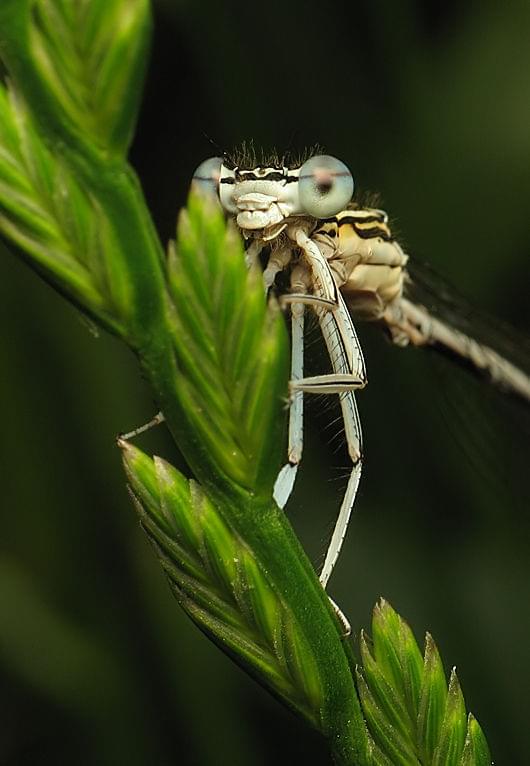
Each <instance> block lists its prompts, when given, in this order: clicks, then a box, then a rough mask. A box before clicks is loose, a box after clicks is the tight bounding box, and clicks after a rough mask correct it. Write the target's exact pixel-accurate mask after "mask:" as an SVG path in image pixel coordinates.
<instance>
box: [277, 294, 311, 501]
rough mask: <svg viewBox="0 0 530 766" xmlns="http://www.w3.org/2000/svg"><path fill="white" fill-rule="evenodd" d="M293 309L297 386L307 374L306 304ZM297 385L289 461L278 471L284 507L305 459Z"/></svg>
mask: <svg viewBox="0 0 530 766" xmlns="http://www.w3.org/2000/svg"><path fill="white" fill-rule="evenodd" d="M291 311H292V314H291V327H292V339H291V385H293V384H294V386H296V382H297V381H299V380H301V378H302V375H303V374H304V306H303V304H301V303H293V305H292V307H291ZM294 386H293V392H292V396H291V404H290V407H289V448H288V452H287V460H288V462H287V463H286V464H285V465H284V467H283V468H282V470H281V471H280V473H279V474H278V478H277V479H276V483H275V484H274V492H273V497H274V500H275V501H276V503H277V504H278V506H279V507H280V508H284V507H285V504H286V502H287V500H288V499H289V497H290V495H291V492H292V490H293V485H294V480H295V479H296V472H297V470H298V465H299V463H300V460H301V459H302V448H303V441H304V430H303V429H304V425H303V423H304V392H303V391H302V390H301V389H295V388H294Z"/></svg>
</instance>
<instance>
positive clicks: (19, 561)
mask: <svg viewBox="0 0 530 766" xmlns="http://www.w3.org/2000/svg"><path fill="white" fill-rule="evenodd" d="M434 8H435V6H433V5H431V4H429V5H427V4H426V3H420V2H412V0H408V2H401V3H395V2H394V3H391V2H389V1H388V0H386V1H385V0H382V1H381V2H379V3H375V4H374V3H372V4H371V3H368V2H358V3H350V4H346V3H341V2H329V3H327V4H325V5H323V4H321V3H318V4H317V3H316V2H313V0H308V2H306V3H304V4H302V3H297V2H294V3H291V4H285V3H283V4H281V5H280V4H279V3H269V4H268V5H266V6H263V7H261V6H257V5H249V4H238V3H233V4H229V5H226V4H225V5H219V4H216V3H213V2H203V3H201V4H193V3H191V2H185V1H184V0H181V2H178V3H177V2H175V1H174V0H166V1H165V2H162V1H161V0H160V2H158V3H155V39H154V46H153V54H152V64H151V69H150V73H149V77H148V83H147V90H146V95H145V99H144V104H143V108H142V112H141V117H140V125H139V130H138V134H137V139H136V142H135V144H134V145H133V150H132V160H133V163H134V164H135V166H136V168H137V169H138V171H139V173H140V175H141V178H142V181H143V183H144V186H145V190H146V194H147V196H148V199H149V203H150V205H151V207H152V210H153V212H154V215H155V219H156V221H157V224H158V226H159V230H160V232H161V234H162V236H163V237H164V238H167V237H168V236H170V235H172V234H173V231H174V225H175V219H176V211H177V209H178V208H179V206H181V205H182V204H183V202H184V200H185V197H186V193H187V187H188V184H189V178H190V176H191V174H192V173H193V170H194V168H195V166H196V165H198V164H199V162H201V161H202V160H203V159H204V158H206V157H208V156H211V155H213V154H217V153H218V150H216V149H214V148H212V146H211V145H210V144H209V142H208V140H207V139H206V138H205V136H204V134H207V135H208V136H210V137H212V139H213V140H215V141H216V142H217V143H218V144H219V145H221V146H222V147H225V146H226V147H229V146H231V145H233V144H234V143H237V142H239V141H241V140H242V139H248V138H253V139H254V141H255V143H256V144H257V145H260V144H263V145H265V146H271V145H278V146H279V147H284V146H285V145H286V144H287V143H289V141H290V139H291V136H292V135H293V133H295V132H297V133H298V134H297V138H296V141H297V143H298V144H312V143H314V142H316V141H318V142H320V143H321V144H323V145H324V146H325V148H326V150H327V151H329V152H330V153H332V154H334V155H336V156H337V157H340V158H341V159H343V160H344V161H345V162H346V163H347V164H348V165H349V166H350V167H351V169H352V171H353V173H354V176H355V178H356V180H357V183H358V185H359V187H361V188H363V189H369V190H377V191H379V192H380V193H381V196H382V205H383V206H384V207H385V208H386V209H387V210H388V211H389V212H390V214H391V215H392V217H393V218H394V219H395V221H396V223H395V226H396V228H397V230H398V231H399V232H400V236H401V238H402V240H403V242H404V244H405V247H406V248H407V249H408V251H410V252H412V253H415V254H418V255H419V256H420V257H423V258H426V259H428V260H429V261H430V262H431V263H432V264H433V265H434V266H435V267H436V268H437V269H438V271H440V272H442V273H443V274H444V275H445V276H447V277H449V278H450V279H451V280H452V281H453V282H454V283H457V284H458V285H459V288H460V290H461V291H462V292H463V293H465V294H466V295H467V296H469V298H470V299H471V301H472V302H473V303H475V304H477V305H479V306H480V307H481V308H483V309H487V310H488V311H489V312H491V313H493V314H496V315H498V316H501V317H503V318H505V319H508V320H510V321H512V322H513V323H514V324H516V325H517V326H519V327H520V328H521V329H522V330H524V329H525V328H528V326H529V325H530V313H529V302H528V284H529V280H528V276H529V273H528V272H529V269H528V256H529V253H530V229H529V227H528V214H527V205H528V201H529V196H530V194H529V189H530V132H529V131H528V123H529V117H530V115H529V111H530V98H529V97H530V93H529V89H530V84H529V81H528V71H529V70H530V46H528V37H529V34H530V6H529V5H528V3H525V2H523V0H510V1H509V2H507V3H505V4H503V5H499V4H498V3H494V2H493V0H486V1H485V2H482V3H479V2H478V0H474V1H473V0H472V1H471V2H467V3H463V4H458V3H455V2H449V3H445V4H443V5H442V4H440V5H439V7H438V9H437V10H434ZM427 9H429V10H427ZM0 272H1V273H0V313H1V318H2V333H1V339H0V370H1V375H0V393H1V401H2V402H3V407H2V436H3V438H2V440H1V446H0V450H1V452H0V465H1V466H2V471H1V476H2V489H3V502H2V543H1V548H0V666H1V671H0V672H1V674H2V681H1V686H0V695H1V698H0V707H1V709H2V710H3V711H4V715H3V716H2V722H1V724H0V764H2V766H3V764H6V765H7V764H9V766H11V765H13V766H14V765H16V766H23V765H24V764H30V763H31V764H33V763H34V762H35V761H38V762H39V763H42V764H47V763H75V764H81V765H83V766H84V765H85V764H86V765H88V764H91V765H92V764H98V766H99V765H100V764H103V765H105V764H109V766H110V764H116V763H128V764H131V765H135V764H138V766H140V765H142V766H144V765H145V764H164V765H165V764H168V766H169V764H176V763H179V764H181V765H182V766H188V764H201V766H202V765H204V766H207V765H208V764H224V763H230V764H232V766H243V764H247V763H253V764H256V766H261V764H263V765H264V764H266V763H269V762H271V761H272V760H274V761H275V762H277V763H281V764H284V763H285V764H288V763H291V762H293V761H295V760H296V761H303V762H304V763H308V764H309V763H319V764H323V763H326V762H327V761H326V759H327V758H328V756H327V754H326V748H325V746H324V743H323V742H322V743H321V742H320V740H319V739H318V738H317V737H316V735H314V734H312V733H311V732H309V731H307V730H306V727H305V726H304V725H303V724H302V723H300V722H298V721H297V720H295V718H294V717H293V716H292V715H291V714H289V713H287V712H284V711H283V710H282V709H281V708H280V706H278V705H277V704H276V703H275V702H274V701H273V700H271V699H269V697H268V696H267V695H266V693H265V692H264V691H263V690H261V689H260V688H259V687H258V686H257V685H255V684H253V682H252V681H251V680H249V679H247V678H246V677H245V676H244V674H243V673H242V672H240V671H239V670H238V669H237V668H235V666H232V664H231V663H230V661H229V660H228V659H227V658H226V657H225V656H223V655H221V654H220V652H218V650H217V649H216V648H215V647H214V646H213V645H210V644H209V642H208V641H207V640H206V639H205V638H204V637H203V636H201V635H200V634H199V633H198V631H197V630H196V629H195V628H194V627H193V626H192V625H191V624H189V623H188V621H187V619H186V618H185V616H184V615H183V614H182V613H181V612H180V611H179V610H178V608H177V605H176V603H175V602H174V600H173V598H172V596H171V594H170V592H169V589H168V587H167V585H166V583H165V581H164V578H163V575H162V573H161V571H160V569H159V567H158V565H157V563H156V561H155V560H154V557H153V555H152V552H151V550H150V549H149V546H148V543H147V541H146V540H145V537H144V535H143V534H142V533H141V531H140V529H139V528H138V526H137V522H136V520H135V516H134V512H133V509H132V507H131V505H130V502H129V499H128V497H127V493H126V491H125V489H124V480H123V476H122V473H121V468H120V459H119V455H118V450H117V449H116V447H115V445H114V435H115V434H116V433H118V432H119V431H123V430H127V429H129V428H131V427H133V426H135V425H137V424H139V423H141V422H144V421H145V420H147V419H149V417H150V416H151V415H152V414H153V407H154V406H153V404H152V402H151V400H150V396H149V392H148V391H147V390H146V387H145V386H144V385H143V384H142V381H141V380H140V379H139V376H138V371H137V368H136V364H135V361H134V359H133V358H132V356H131V355H130V354H129V353H128V352H127V350H126V349H125V348H123V347H122V346H120V345H119V344H118V343H117V341H115V340H114V339H112V338H110V337H107V336H104V335H102V336H101V337H99V338H98V339H97V340H96V339H95V338H94V336H93V334H92V333H91V332H90V331H89V328H87V325H86V323H85V322H84V320H80V318H79V315H78V314H77V313H76V311H75V310H74V309H72V308H71V307H70V306H68V305H66V303H65V302H64V301H63V300H62V299H61V298H60V297H59V296H57V295H55V294H53V293H52V291H51V290H49V288H48V287H47V286H45V285H44V284H42V283H41V282H40V281H39V280H38V278H37V277H36V276H35V275H34V274H33V273H31V272H30V271H29V270H28V269H26V268H25V267H24V266H23V265H22V264H20V263H19V262H18V261H17V260H16V258H15V257H13V256H12V255H9V254H7V253H4V252H2V255H1V258H0ZM361 332H362V341H363V344H364V347H365V349H366V357H367V365H368V371H369V381H370V385H369V386H368V388H367V389H366V390H365V391H363V392H362V393H360V394H359V405H360V409H361V415H362V419H363V424H364V430H365V438H366V455H367V458H366V469H365V475H364V477H363V483H362V489H361V493H360V497H359V498H358V501H357V506H356V514H355V516H354V519H353V524H352V529H351V532H350V534H349V537H348V539H347V543H346V546H345V552H344V554H343V556H342V558H341V561H340V563H339V566H338V569H337V573H336V575H334V578H333V580H332V583H331V592H332V594H333V597H334V598H335V599H336V600H337V601H338V603H340V605H341V607H342V608H343V609H344V611H345V612H346V613H347V614H348V616H349V618H350V620H351V621H352V624H353V626H354V629H355V630H358V629H359V628H360V627H361V626H367V625H368V624H369V620H370V610H371V607H372V605H373V603H374V602H375V601H376V599H377V598H378V597H379V595H384V596H385V597H386V598H388V599H389V600H390V601H391V602H392V603H393V605H394V606H395V607H396V608H397V609H398V611H399V612H400V613H401V614H402V615H403V616H404V617H405V618H406V619H407V620H408V621H409V622H410V623H411V625H412V627H413V628H414V630H415V632H416V635H417V636H418V637H420V636H421V635H422V633H423V631H424V630H425V629H429V630H430V632H431V633H432V634H433V636H434V638H435V640H436V642H437V645H438V648H439V649H440V653H441V656H442V658H443V659H444V661H445V663H446V670H448V669H449V666H450V665H453V664H456V665H457V666H458V674H459V678H460V681H461V683H462V688H463V689H464V693H465V695H466V704H467V706H468V708H469V709H470V710H472V711H473V713H474V714H475V715H476V716H477V718H478V719H479V721H480V723H481V724H482V726H483V728H484V731H485V733H486V736H487V737H488V741H489V743H490V745H491V748H492V751H493V755H494V758H495V760H496V761H497V762H499V763H510V764H517V763H524V762H525V760H526V753H527V752H528V751H529V749H530V734H529V732H528V727H527V726H526V704H525V703H526V694H527V690H528V688H530V674H529V671H528V652H527V649H526V647H527V645H528V635H529V631H530V619H529V617H528V610H527V608H526V606H525V605H526V604H527V603H528V602H529V597H530V593H529V586H528V560H529V556H528V554H529V550H528V548H529V545H528V540H529V536H528V531H529V529H528V526H529V522H528V513H527V511H528V498H529V495H530V491H529V489H528V479H527V468H526V471H525V470H524V466H525V462H526V463H527V462H528V458H527V454H528V446H527V445H528V435H529V423H528V421H529V419H528V417H526V419H525V417H524V415H523V416H521V415H519V413H517V412H515V411H513V410H512V408H511V407H509V406H504V404H505V403H503V402H501V401H500V400H499V398H498V397H495V396H491V395H489V394H488V392H486V391H484V388H483V387H481V386H479V385H475V384H474V382H473V381H469V380H468V379H467V377H466V376H465V374H463V373H460V372H459V371H457V372H455V373H453V370H451V369H450V368H449V367H448V366H443V367H440V368H438V367H437V366H436V365H434V364H433V360H432V359H431V358H430V357H429V356H428V355H426V354H424V353H421V352H414V351H408V352H404V351H401V350H399V349H394V348H391V347H389V346H388V345H387V344H386V343H385V342H384V340H383V339H381V338H380V337H379V336H378V334H377V333H376V332H374V331H372V330H371V329H370V328H368V329H364V328H361ZM320 409H321V402H320V401H316V402H311V403H310V405H309V407H308V412H309V421H310V424H312V425H309V427H308V434H307V444H306V450H305V462H304V465H303V467H302V469H301V472H300V478H299V483H298V487H297V490H296V493H295V495H294V497H293V498H292V500H291V502H290V504H289V509H288V512H289V514H290V516H291V518H292V519H293V522H294V524H295V527H296V528H297V530H298V531H299V533H300V536H301V537H302V539H303V540H304V543H305V544H306V545H307V548H308V550H310V551H311V554H312V556H313V558H314V560H315V562H319V561H321V558H322V554H323V552H324V548H325V538H326V534H327V532H328V531H329V529H330V527H331V523H332V519H333V516H334V513H335V511H336V509H337V508H338V504H339V498H340V491H341V487H342V486H343V484H344V479H343V477H344V475H345V473H346V470H347V459H346V456H345V455H344V453H343V452H342V451H341V450H340V436H337V433H338V431H337V428H336V430H335V431H333V430H332V431H325V432H324V425H325V424H326V423H327V421H328V419H330V418H331V413H326V412H324V413H321V412H320ZM332 437H334V438H332ZM337 445H339V450H338V451H337ZM142 447H143V448H145V449H151V450H155V451H156V452H158V453H159V454H162V455H163V456H164V457H166V458H168V459H169V460H171V461H172V462H174V463H176V464H177V465H179V467H181V468H184V466H182V462H181V461H180V462H179V457H178V455H175V454H174V453H173V452H172V447H171V445H170V441H169V439H167V438H166V436H165V433H164V430H163V428H160V429H158V430H157V432H156V433H151V434H148V435H147V436H146V437H144V438H143V440H142ZM341 477H342V478H341Z"/></svg>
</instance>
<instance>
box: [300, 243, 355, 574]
mask: <svg viewBox="0 0 530 766" xmlns="http://www.w3.org/2000/svg"><path fill="white" fill-rule="evenodd" d="M289 233H290V236H291V237H292V238H293V239H295V241H296V243H297V244H298V246H299V247H300V248H301V249H302V251H303V253H304V255H305V258H306V262H307V265H308V267H309V269H310V271H311V274H312V283H313V289H314V295H315V297H316V298H322V299H324V300H325V301H332V302H333V303H334V304H335V305H334V308H333V309H332V310H329V309H326V308H325V307H324V306H321V307H319V308H317V309H316V312H317V314H318V317H319V322H320V328H321V330H322V335H323V336H324V341H325V343H326V346H327V349H328V353H329V356H330V359H331V364H332V367H333V371H334V375H332V376H325V377H326V380H322V381H321V383H320V384H319V383H318V381H314V380H311V379H306V380H305V381H304V380H302V381H300V383H299V385H301V386H302V387H304V390H306V391H319V392H320V393H322V392H323V391H324V392H327V393H331V392H340V393H339V396H340V405H341V410H342V417H343V420H344V428H345V435H346V442H347V445H348V452H349V455H350V458H351V461H352V463H353V467H352V471H351V474H350V478H349V481H348V486H347V488H346V493H345V495H344V498H343V501H342V504H341V507H340V511H339V515H338V518H337V521H336V523H335V529H334V530H333V534H332V536H331V541H330V543H329V547H328V550H327V553H326V558H325V561H324V566H323V568H322V572H321V573H320V582H321V583H322V585H323V587H324V588H325V587H326V585H327V583H328V580H329V578H330V576H331V573H332V572H333V568H334V566H335V564H336V562H337V559H338V557H339V554H340V550H341V547H342V543H343V541H344V537H345V535H346V531H347V529H348V523H349V520H350V515H351V511H352V508H353V504H354V502H355V496H356V494H357V488H358V486H359V480H360V477H361V464H362V433H361V424H360V421H359V413H358V411H357V405H356V403H355V397H354V394H353V389H355V388H362V387H363V386H364V385H366V368H365V364H364V359H363V355H362V351H361V347H360V345H359V341H358V339H357V335H356V332H355V328H354V326H353V323H352V321H351V318H350V315H349V312H348V310H347V308H346V305H345V303H344V300H343V298H342V296H341V294H340V292H339V290H338V288H337V285H336V283H335V279H334V277H333V272H332V271H331V269H330V267H329V265H328V262H327V260H326V258H325V257H324V256H323V254H322V253H321V251H320V249H319V248H318V245H317V244H316V242H313V241H312V240H311V239H310V238H309V237H308V236H307V235H306V234H305V232H304V231H302V230H301V229H298V230H294V229H293V230H292V231H291V232H289ZM304 384H305V386H304ZM341 384H342V389H341ZM313 386H314V388H313ZM326 389H327V391H326Z"/></svg>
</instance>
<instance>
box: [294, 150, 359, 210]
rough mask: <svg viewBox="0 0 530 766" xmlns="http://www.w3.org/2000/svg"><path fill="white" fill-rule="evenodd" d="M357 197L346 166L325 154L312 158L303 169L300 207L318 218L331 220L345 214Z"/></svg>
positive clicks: (301, 170) (299, 187)
mask: <svg viewBox="0 0 530 766" xmlns="http://www.w3.org/2000/svg"><path fill="white" fill-rule="evenodd" d="M352 194H353V178H352V174H351V173H350V171H349V170H348V168H347V167H346V165H345V164H344V163H343V162H341V161H340V160H337V159H335V157H330V156H329V155H327V154H322V155H320V156H319V157H311V159H310V160H307V162H304V164H303V165H302V167H301V168H300V175H299V178H298V196H299V199H300V204H301V205H302V207H303V209H304V210H305V212H306V213H309V215H312V216H314V217H315V218H329V216H332V215H336V214H337V213H339V212H340V211H341V210H343V209H344V208H345V207H346V205H347V204H348V202H349V201H350V200H351V198H352Z"/></svg>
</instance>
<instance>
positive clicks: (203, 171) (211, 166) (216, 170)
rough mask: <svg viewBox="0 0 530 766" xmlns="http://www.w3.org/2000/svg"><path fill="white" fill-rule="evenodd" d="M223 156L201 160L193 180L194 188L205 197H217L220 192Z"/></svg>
mask: <svg viewBox="0 0 530 766" xmlns="http://www.w3.org/2000/svg"><path fill="white" fill-rule="evenodd" d="M222 163H223V158H222V157H210V159H209V160H204V162H201V164H200V165H199V167H198V168H197V170H196V171H195V173H194V174H193V179H192V182H191V186H192V189H193V190H194V191H196V192H198V193H199V194H201V195H202V196H204V197H216V198H217V196H218V193H219V178H220V175H221V165H222Z"/></svg>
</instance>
